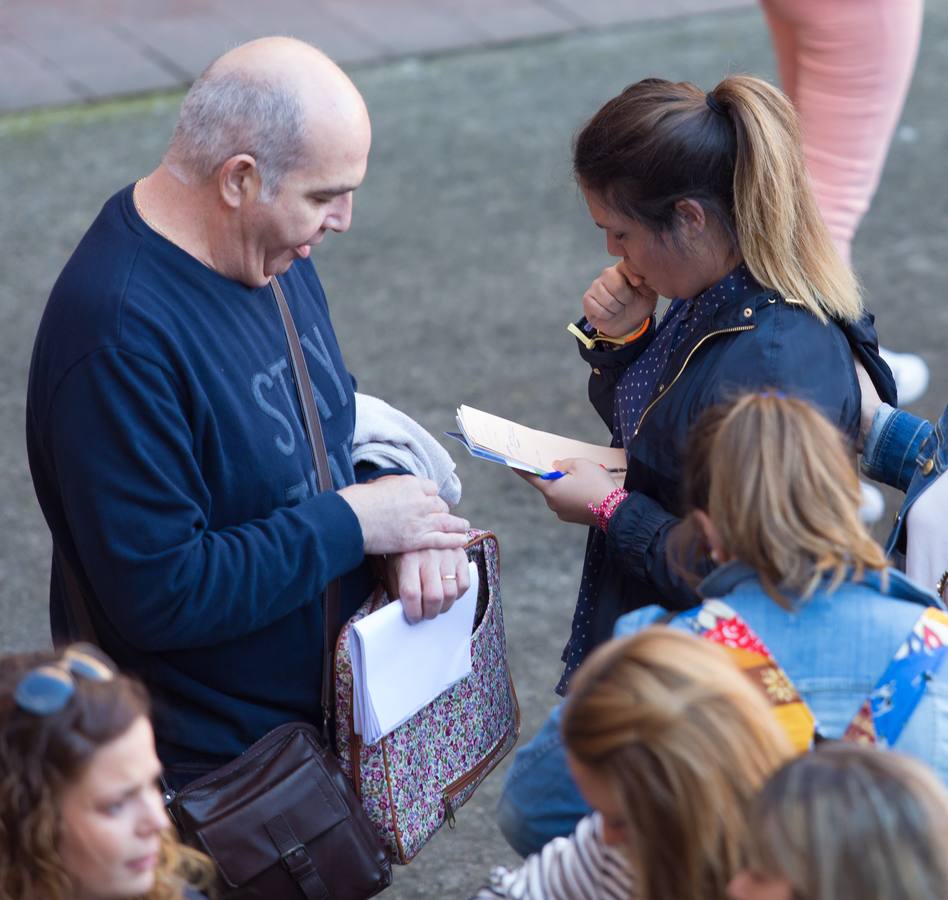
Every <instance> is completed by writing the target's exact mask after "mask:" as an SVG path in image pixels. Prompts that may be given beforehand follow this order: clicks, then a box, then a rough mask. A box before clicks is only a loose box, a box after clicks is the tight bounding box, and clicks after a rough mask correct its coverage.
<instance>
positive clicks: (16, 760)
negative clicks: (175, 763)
mask: <svg viewBox="0 0 948 900" xmlns="http://www.w3.org/2000/svg"><path fill="white" fill-rule="evenodd" d="M148 713H149V704H148V697H147V694H146V693H145V689H144V688H143V687H142V686H141V685H140V684H139V683H138V682H136V681H133V680H131V679H130V678H127V677H126V676H124V675H121V674H119V673H118V672H116V671H115V669H114V667H113V665H112V663H111V661H110V660H108V658H107V657H105V656H104V655H103V654H102V653H100V652H99V651H98V650H97V649H96V648H94V647H92V646H89V645H86V644H73V645H72V646H70V647H67V648H66V649H65V650H64V651H63V652H61V653H31V654H21V655H18V656H11V657H8V658H6V659H3V660H0V773H2V775H0V896H2V897H10V898H16V900H105V898H143V900H190V898H197V897H203V896H204V894H202V893H200V892H199V891H198V888H199V887H202V886H205V885H207V884H208V883H209V882H210V881H211V880H212V877H213V876H212V872H213V869H212V867H211V864H210V862H209V861H208V860H207V859H206V858H205V857H203V856H201V855H200V854H198V853H196V852H195V851H193V850H190V849H187V848H185V847H183V846H181V845H180V844H179V843H178V842H177V840H176V839H175V838H174V836H173V832H172V830H171V829H170V827H169V826H170V824H171V823H170V821H169V820H168V817H167V815H166V814H165V810H164V805H163V803H162V797H161V792H160V790H159V788H158V785H157V781H158V777H159V775H160V774H161V763H160V762H159V761H158V757H157V756H156V755H155V739H154V734H153V733H152V729H151V723H150V722H149V718H148Z"/></svg>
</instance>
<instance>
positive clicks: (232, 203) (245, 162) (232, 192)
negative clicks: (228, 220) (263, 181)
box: [217, 153, 260, 209]
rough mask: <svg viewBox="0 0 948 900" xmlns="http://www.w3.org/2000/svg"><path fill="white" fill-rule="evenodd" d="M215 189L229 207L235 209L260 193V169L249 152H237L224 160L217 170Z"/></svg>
mask: <svg viewBox="0 0 948 900" xmlns="http://www.w3.org/2000/svg"><path fill="white" fill-rule="evenodd" d="M217 189H218V191H219V192H220V195H221V199H222V200H223V201H224V203H225V204H227V206H229V207H231V209H237V208H238V207H240V206H241V205H242V204H244V203H246V202H247V201H248V200H255V199H256V198H257V196H258V195H259V193H260V170H259V169H258V168H257V161H256V160H255V159H254V158H253V157H252V156H250V154H249V153H238V154H237V155H236V156H232V157H230V159H227V160H225V161H224V164H223V165H222V166H221V167H220V169H218V171H217Z"/></svg>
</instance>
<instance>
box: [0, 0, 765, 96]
mask: <svg viewBox="0 0 948 900" xmlns="http://www.w3.org/2000/svg"><path fill="white" fill-rule="evenodd" d="M750 3H753V0H665V2H663V3H660V4H659V3H655V2H653V0H586V2H584V3H582V4H579V5H577V4H573V3H569V2H568V0H355V2H353V0H268V2H266V3H258V2H253V0H7V2H5V3H2V4H0V72H3V73H4V74H5V76H6V77H4V78H2V79H0V114H3V113H5V112H11V111H18V110H24V109H32V108H35V107H40V106H64V105H70V104H74V103H87V102H94V101H97V100H104V99H109V98H113V97H128V96H135V95H140V94H147V93H153V92H157V91H171V90H178V89H180V88H182V87H184V86H185V85H187V84H189V83H190V82H191V81H193V80H194V78H195V76H197V75H198V74H199V73H200V72H201V70H202V69H203V68H204V67H205V66H206V65H207V63H208V61H209V60H211V59H214V58H215V57H216V56H218V55H220V54H221V53H222V52H224V51H225V50H227V49H228V48H230V47H232V46H234V45H235V44H238V43H241V42H243V41H247V40H250V39H251V38H254V37H258V36H260V35H263V34H291V35H293V36H294V37H299V38H302V39H304V40H307V41H312V42H313V43H314V44H316V45H317V46H319V47H322V48H323V49H324V50H325V51H326V52H327V53H328V54H329V55H330V56H332V57H333V59H336V60H338V61H339V62H340V63H343V64H345V65H351V64H365V63H385V62H391V61H392V60H395V59H398V58H402V57H405V56H419V55H421V56H430V55H433V54H443V53H445V52H451V51H458V50H461V49H469V48H472V47H486V46H493V45H496V44H498V43H501V44H502V43H510V42H514V41H525V40H536V39H542V38H547V37H550V36H552V35H559V34H567V33H571V32H576V31H584V30H590V29H601V28H607V27H612V26H623V25H628V24H629V23H632V22H644V21H649V20H656V19H664V18H669V17H675V16H684V15H690V14H694V13H702V12H707V11H709V10H711V9H728V8H736V7H740V6H747V5H749V4H750Z"/></svg>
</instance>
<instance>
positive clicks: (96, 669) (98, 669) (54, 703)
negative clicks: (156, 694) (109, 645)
mask: <svg viewBox="0 0 948 900" xmlns="http://www.w3.org/2000/svg"><path fill="white" fill-rule="evenodd" d="M74 676H78V677H79V678H85V679H87V680H88V681H111V680H112V679H113V678H114V677H115V667H114V666H113V665H112V663H111V661H109V660H108V659H106V658H105V656H104V655H103V654H102V652H101V651H100V650H99V649H98V648H97V647H94V646H93V645H92V644H70V645H69V646H68V647H67V648H66V649H65V651H64V652H63V655H62V656H61V657H60V658H59V659H58V660H56V661H55V662H51V663H46V664H45V665H42V666H37V667H36V668H35V669H31V670H30V671H29V672H27V673H26V675H24V676H23V677H22V678H21V679H20V681H19V683H18V684H17V686H16V690H15V691H14V693H13V699H14V700H15V701H16V705H17V706H19V707H20V709H23V710H26V711H27V712H30V713H33V714H34V715H37V716H48V715H51V714H52V713H57V712H59V711H60V710H61V709H63V708H64V707H65V706H66V704H67V703H68V702H69V700H70V698H71V697H72V695H73V694H75V693H76V679H75V677H74Z"/></svg>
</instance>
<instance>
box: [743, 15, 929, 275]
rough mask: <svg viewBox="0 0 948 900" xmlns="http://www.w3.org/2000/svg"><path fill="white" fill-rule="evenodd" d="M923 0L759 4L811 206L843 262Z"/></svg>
mask: <svg viewBox="0 0 948 900" xmlns="http://www.w3.org/2000/svg"><path fill="white" fill-rule="evenodd" d="M922 3H923V0H761V5H762V6H763V8H764V12H765V13H766V16H767V20H768V24H769V25H770V31H771V35H772V37H773V44H774V50H775V51H776V54H777V65H778V68H779V71H780V80H781V82H782V83H783V89H784V91H785V92H786V93H787V95H788V96H789V97H790V99H791V100H792V101H793V103H794V105H795V106H796V108H797V112H798V113H799V116H800V124H801V127H802V129H803V148H804V152H805V154H806V163H807V168H808V170H809V173H810V179H811V181H812V183H813V188H814V190H815V192H816V198H817V202H818V203H819V206H820V209H821V210H822V212H823V217H824V219H825V220H826V224H827V226H828V227H829V230H830V234H831V235H832V237H833V240H834V241H835V243H836V246H837V247H838V248H839V251H840V253H841V254H842V256H843V259H845V260H846V261H847V262H849V260H850V244H851V242H852V239H853V235H854V234H855V232H856V229H857V228H858V227H859V222H860V221H861V220H862V217H863V216H864V215H865V213H866V210H867V209H868V208H869V203H870V201H871V200H872V195H873V194H874V193H875V190H876V187H877V186H878V184H879V177H880V175H881V174H882V167H883V165H884V163H885V157H886V153H887V151H888V149H889V144H890V142H891V140H892V134H893V132H894V131H895V126H896V124H897V123H898V120H899V115H900V114H901V111H902V105H903V104H904V103H905V95H906V94H907V93H908V86H909V82H910V81H911V80H912V71H913V70H914V68H915V59H916V57H917V55H918V43H919V39H920V37H921V31H922Z"/></svg>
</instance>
